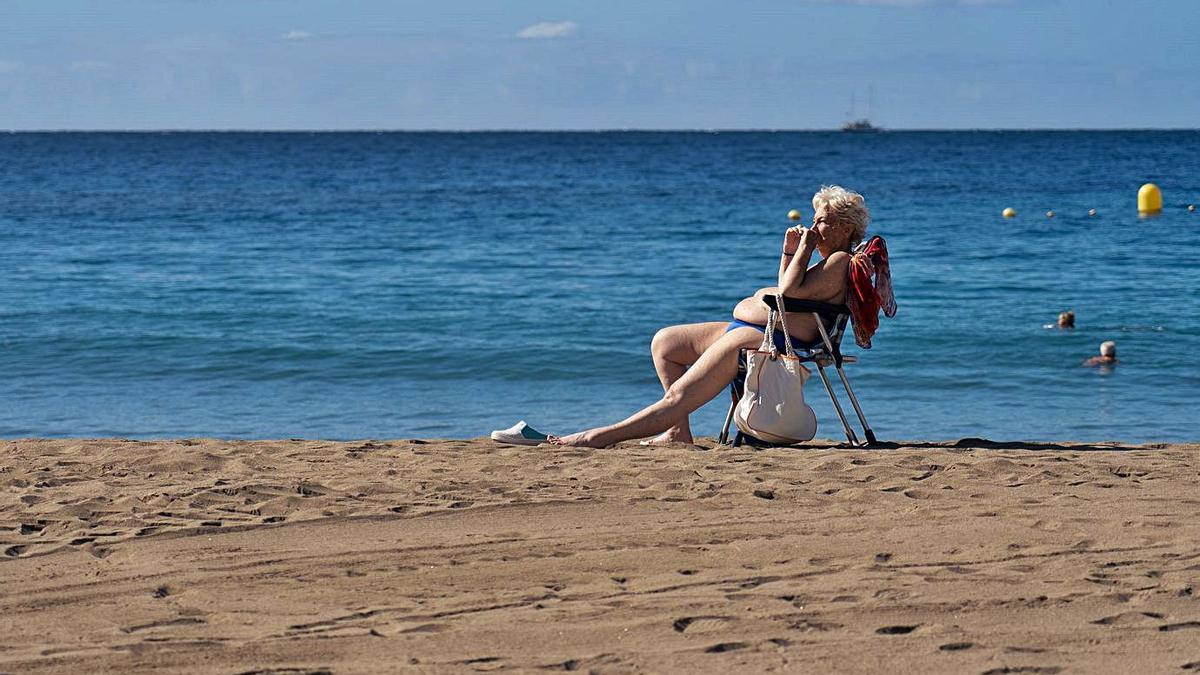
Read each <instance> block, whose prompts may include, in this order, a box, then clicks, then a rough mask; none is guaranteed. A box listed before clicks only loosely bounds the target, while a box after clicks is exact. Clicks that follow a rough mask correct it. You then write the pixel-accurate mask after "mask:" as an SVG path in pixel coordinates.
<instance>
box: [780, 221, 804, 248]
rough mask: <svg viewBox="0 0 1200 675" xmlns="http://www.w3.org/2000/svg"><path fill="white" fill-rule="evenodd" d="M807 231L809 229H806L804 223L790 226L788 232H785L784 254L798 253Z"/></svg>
mask: <svg viewBox="0 0 1200 675" xmlns="http://www.w3.org/2000/svg"><path fill="white" fill-rule="evenodd" d="M805 232H807V230H805V229H804V226H803V225H797V226H795V227H789V228H788V229H787V232H784V233H783V254H784V255H795V254H796V249H798V248H800V241H801V239H802V238H803V237H804V233H805Z"/></svg>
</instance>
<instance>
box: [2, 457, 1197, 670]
mask: <svg viewBox="0 0 1200 675" xmlns="http://www.w3.org/2000/svg"><path fill="white" fill-rule="evenodd" d="M1198 450H1200V446H1196V445H1153V446H1121V445H1117V444H1098V445H1096V444H1072V443H1062V444H1029V443H1024V444H1022V443H1013V444H999V443H989V442H986V441H981V440H979V439H967V440H963V441H959V442H957V443H913V444H904V445H897V446H894V447H887V448H884V449H878V450H871V451H865V450H858V449H853V448H847V447H844V446H838V445H835V444H832V443H824V444H817V446H816V447H814V448H811V449H806V450H785V449H771V450H753V449H736V450H734V449H729V448H722V447H716V448H714V447H713V443H712V441H711V440H710V439H704V440H702V442H701V444H700V445H699V446H695V447H694V446H678V447H669V448H644V447H637V446H632V447H630V446H622V447H618V448H614V449H609V450H585V449H576V448H557V447H551V446H544V447H540V448H516V447H507V446H501V445H497V444H495V443H493V442H491V441H488V440H482V439H478V440H467V441H456V440H429V441H421V440H396V441H360V442H349V443H334V442H322V441H300V440H285V441H254V442H235V441H220V440H179V441H130V440H113V439H109V440H53V441H46V440H16V441H3V442H0V486H2V488H3V489H2V490H0V553H2V555H0V582H2V583H0V672H3V673H18V672H21V673H25V672H36V673H41V672H59V673H75V672H83V671H92V672H97V671H119V672H137V671H146V670H151V669H155V670H168V671H177V672H194V673H249V672H255V673H268V672H270V673H283V672H286V673H299V672H331V673H359V672H394V671H397V670H413V671H419V672H464V671H506V670H516V671H533V670H551V671H552V670H579V671H598V672H629V671H658V672H663V671H674V672H721V671H724V672H755V671H784V670H787V671H796V672H879V671H881V670H884V669H887V670H890V671H892V672H945V673H994V674H998V673H1059V672H1063V673H1066V672H1089V673H1094V672H1113V673H1119V672H1187V671H1188V670H1200V519H1198V518H1197V513H1198V512H1200V455H1198V452H1197V451H1198Z"/></svg>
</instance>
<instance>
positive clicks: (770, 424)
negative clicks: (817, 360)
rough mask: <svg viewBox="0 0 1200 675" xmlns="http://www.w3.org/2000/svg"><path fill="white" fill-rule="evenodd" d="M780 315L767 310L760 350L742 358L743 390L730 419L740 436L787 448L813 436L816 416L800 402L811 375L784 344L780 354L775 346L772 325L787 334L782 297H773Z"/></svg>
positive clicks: (815, 433) (806, 405)
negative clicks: (765, 326)
mask: <svg viewBox="0 0 1200 675" xmlns="http://www.w3.org/2000/svg"><path fill="white" fill-rule="evenodd" d="M776 300H777V301H778V303H777V307H779V309H780V311H779V312H776V311H775V310H770V313H769V314H768V316H767V330H766V332H765V333H764V335H763V342H762V346H761V347H759V349H758V351H755V352H750V353H749V354H748V355H747V357H746V362H747V363H746V366H747V368H746V387H745V394H744V395H743V396H742V400H741V401H739V402H738V405H737V409H736V410H735V411H734V414H733V419H734V421H735V422H736V423H737V427H738V429H741V431H742V433H745V434H748V435H750V436H753V437H755V438H757V439H759V440H762V441H766V442H768V443H780V444H785V445H791V444H793V443H801V442H803V441H809V440H812V438H813V436H816V435H817V416H816V415H815V414H814V413H813V409H812V408H810V407H809V406H808V404H807V403H805V402H804V383H805V382H807V381H808V377H809V375H810V374H811V373H810V371H809V370H808V368H805V367H804V364H802V363H800V359H799V358H798V357H797V356H796V352H795V351H794V350H793V349H792V342H791V340H790V339H788V340H784V345H783V346H784V353H782V354H781V353H779V349H778V348H777V347H776V345H775V324H776V321H777V320H778V321H780V322H781V323H782V326H783V333H784V335H787V334H788V329H787V312H785V311H783V296H776Z"/></svg>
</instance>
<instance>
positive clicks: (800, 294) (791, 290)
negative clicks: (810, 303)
mask: <svg viewBox="0 0 1200 675" xmlns="http://www.w3.org/2000/svg"><path fill="white" fill-rule="evenodd" d="M801 255H802V253H797V255H796V257H797V258H799V257H800V256H801ZM810 257H812V251H809V253H808V255H807V256H805V257H804V263H805V264H807V263H808V259H809V258H810ZM849 265H850V254H849V253H846V252H845V251H836V252H834V253H832V254H831V255H830V256H829V257H828V258H826V259H825V260H822V261H821V262H819V263H817V264H816V265H813V266H812V267H810V268H808V269H805V268H804V267H803V266H801V267H800V270H799V275H797V276H798V278H799V281H798V282H797V283H796V284H795V285H792V286H784V285H783V284H782V283H781V284H780V286H779V288H780V289H781V290H782V292H783V294H784V296H786V297H789V298H800V299H802V300H820V301H827V300H829V299H830V298H834V297H837V296H838V295H839V294H840V293H841V292H842V289H844V288H845V287H846V273H847V267H849ZM788 272H789V276H790V272H791V269H790V268H789V269H788ZM781 281H783V280H781Z"/></svg>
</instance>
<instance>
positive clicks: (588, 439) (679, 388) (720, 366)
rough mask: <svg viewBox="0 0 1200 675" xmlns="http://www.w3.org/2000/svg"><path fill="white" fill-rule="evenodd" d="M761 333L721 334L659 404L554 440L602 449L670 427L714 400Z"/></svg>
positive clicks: (739, 330) (747, 330) (737, 330)
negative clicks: (743, 352)
mask: <svg viewBox="0 0 1200 675" xmlns="http://www.w3.org/2000/svg"><path fill="white" fill-rule="evenodd" d="M761 342H762V333H760V332H758V331H757V330H755V329H753V328H735V329H733V330H731V331H729V332H728V333H725V334H724V335H722V336H721V337H720V338H719V339H718V340H717V341H716V342H714V343H713V344H712V346H710V347H709V348H708V349H706V350H705V351H704V353H703V354H701V355H700V358H699V359H698V360H697V361H696V363H695V364H694V365H693V366H692V367H691V368H689V369H688V370H687V372H685V373H684V374H683V375H682V376H680V377H679V378H678V379H677V380H675V382H674V383H673V384H672V385H671V386H670V388H669V389H668V390H667V391H666V393H664V394H663V397H662V398H661V399H659V400H658V402H657V403H653V404H651V405H648V406H646V407H645V408H642V409H641V410H639V411H637V412H636V413H634V414H633V415H630V416H629V417H628V418H626V419H625V420H623V421H621V422H618V423H616V424H613V425H610V426H607V427H597V428H595V429H588V430H587V431H581V432H579V433H577V434H571V435H570V436H562V437H559V438H554V439H552V440H551V442H552V443H557V444H558V445H577V446H584V447H592V448H603V447H606V446H609V445H612V444H613V443H620V442H621V441H627V440H630V439H633V438H644V437H646V436H651V435H654V434H657V433H661V432H663V431H666V430H667V429H670V428H671V427H673V426H675V425H677V424H679V423H680V422H681V421H683V420H685V419H686V418H687V416H688V415H690V414H691V413H692V411H694V410H696V409H697V408H699V407H700V406H702V405H704V404H705V403H707V402H708V401H710V400H712V398H713V397H714V396H716V395H717V394H719V393H720V392H721V390H722V389H724V388H725V387H726V386H727V385H728V384H729V383H730V382H732V381H733V378H734V376H736V375H737V354H738V350H740V349H742V348H743V347H755V346H758V345H759V344H761Z"/></svg>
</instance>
